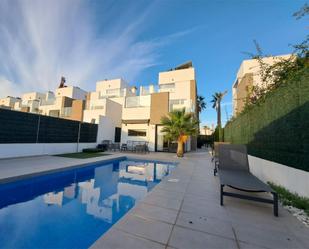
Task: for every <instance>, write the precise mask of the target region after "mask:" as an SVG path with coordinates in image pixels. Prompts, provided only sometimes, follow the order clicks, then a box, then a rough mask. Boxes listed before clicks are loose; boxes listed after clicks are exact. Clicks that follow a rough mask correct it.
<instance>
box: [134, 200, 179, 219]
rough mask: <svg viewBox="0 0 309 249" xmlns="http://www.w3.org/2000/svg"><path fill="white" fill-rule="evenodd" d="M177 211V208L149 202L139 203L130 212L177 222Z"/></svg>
mask: <svg viewBox="0 0 309 249" xmlns="http://www.w3.org/2000/svg"><path fill="white" fill-rule="evenodd" d="M177 213H178V212H177V211H176V210H171V209H167V208H162V207H158V206H154V205H149V204H147V203H139V204H138V206H137V207H135V208H134V209H133V210H132V212H130V214H132V215H135V216H139V217H143V218H151V219H154V220H158V221H163V222H167V223H170V224H175V222H176V217H177Z"/></svg>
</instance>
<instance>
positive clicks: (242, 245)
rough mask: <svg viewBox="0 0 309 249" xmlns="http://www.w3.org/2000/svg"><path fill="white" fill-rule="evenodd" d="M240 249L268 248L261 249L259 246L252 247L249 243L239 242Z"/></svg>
mask: <svg viewBox="0 0 309 249" xmlns="http://www.w3.org/2000/svg"><path fill="white" fill-rule="evenodd" d="M238 244H239V247H240V249H265V248H266V247H261V246H258V245H252V244H249V243H244V242H238Z"/></svg>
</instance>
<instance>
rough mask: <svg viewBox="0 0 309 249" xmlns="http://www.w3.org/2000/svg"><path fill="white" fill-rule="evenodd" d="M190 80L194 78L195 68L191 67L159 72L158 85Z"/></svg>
mask: <svg viewBox="0 0 309 249" xmlns="http://www.w3.org/2000/svg"><path fill="white" fill-rule="evenodd" d="M190 80H195V70H194V68H193V67H192V68H186V69H179V70H172V71H168V72H161V73H159V85H161V84H169V83H174V82H178V81H190Z"/></svg>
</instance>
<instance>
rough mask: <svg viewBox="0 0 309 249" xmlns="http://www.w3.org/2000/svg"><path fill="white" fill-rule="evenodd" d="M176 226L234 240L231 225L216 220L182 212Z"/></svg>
mask: <svg viewBox="0 0 309 249" xmlns="http://www.w3.org/2000/svg"><path fill="white" fill-rule="evenodd" d="M176 225H178V226H183V227H187V228H190V229H194V230H199V231H202V232H206V233H210V234H213V235H219V236H223V237H227V238H230V239H234V233H233V229H232V226H231V224H230V223H229V222H224V221H222V220H220V219H216V218H209V217H205V216H201V215H196V214H192V213H183V212H180V213H179V216H178V218H177V221H176Z"/></svg>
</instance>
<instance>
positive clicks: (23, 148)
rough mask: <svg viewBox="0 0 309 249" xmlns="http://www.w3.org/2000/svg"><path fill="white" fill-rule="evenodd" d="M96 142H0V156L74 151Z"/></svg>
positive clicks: (88, 146)
mask: <svg viewBox="0 0 309 249" xmlns="http://www.w3.org/2000/svg"><path fill="white" fill-rule="evenodd" d="M94 147H96V143H80V144H79V145H78V148H77V143H46V144H41V143H38V144H0V158H10V157H23V156H39V155H54V154H62V153H74V152H77V150H78V151H82V149H84V148H94Z"/></svg>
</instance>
